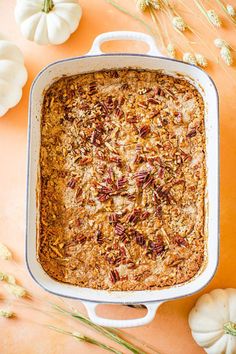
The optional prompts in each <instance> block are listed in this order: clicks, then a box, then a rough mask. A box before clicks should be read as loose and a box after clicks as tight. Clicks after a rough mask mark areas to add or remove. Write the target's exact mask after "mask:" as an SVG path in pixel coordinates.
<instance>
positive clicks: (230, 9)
mask: <svg viewBox="0 0 236 354" xmlns="http://www.w3.org/2000/svg"><path fill="white" fill-rule="evenodd" d="M226 10H227V12H228V14H229V15H230V16H231V17H234V16H235V15H236V12H235V9H234V7H233V6H232V5H230V4H227V5H226Z"/></svg>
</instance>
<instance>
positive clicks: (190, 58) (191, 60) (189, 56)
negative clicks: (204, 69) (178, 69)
mask: <svg viewBox="0 0 236 354" xmlns="http://www.w3.org/2000/svg"><path fill="white" fill-rule="evenodd" d="M183 61H185V62H186V63H189V64H194V65H197V60H196V58H195V55H194V54H192V53H188V52H187V53H184V54H183Z"/></svg>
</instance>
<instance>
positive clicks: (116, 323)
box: [83, 301, 163, 328]
mask: <svg viewBox="0 0 236 354" xmlns="http://www.w3.org/2000/svg"><path fill="white" fill-rule="evenodd" d="M162 303H163V302H162V301H159V302H152V303H143V304H140V305H144V306H145V307H146V308H147V313H146V315H145V316H144V317H141V318H134V319H131V320H112V319H109V318H104V317H99V316H98V315H97V313H96V307H97V306H98V305H104V304H103V303H101V304H100V303H97V302H89V301H83V304H84V306H85V308H86V310H87V313H88V316H89V318H90V320H91V321H92V322H93V323H95V324H97V325H100V326H103V327H114V328H128V327H139V326H144V325H146V324H148V323H150V322H151V321H152V320H153V319H154V317H155V314H156V311H157V309H158V307H159V306H160V305H161V304H162Z"/></svg>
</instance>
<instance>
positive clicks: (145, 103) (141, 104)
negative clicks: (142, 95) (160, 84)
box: [138, 101, 147, 108]
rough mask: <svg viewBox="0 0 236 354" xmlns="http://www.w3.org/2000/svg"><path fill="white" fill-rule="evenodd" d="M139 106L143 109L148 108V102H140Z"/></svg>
mask: <svg viewBox="0 0 236 354" xmlns="http://www.w3.org/2000/svg"><path fill="white" fill-rule="evenodd" d="M138 106H139V107H142V108H147V102H145V101H144V102H138Z"/></svg>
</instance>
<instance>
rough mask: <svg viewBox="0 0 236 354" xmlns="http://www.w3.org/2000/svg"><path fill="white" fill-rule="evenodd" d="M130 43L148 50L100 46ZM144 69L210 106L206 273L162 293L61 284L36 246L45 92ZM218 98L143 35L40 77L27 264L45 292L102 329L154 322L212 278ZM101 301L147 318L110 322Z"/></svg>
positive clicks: (127, 35) (196, 71)
mask: <svg viewBox="0 0 236 354" xmlns="http://www.w3.org/2000/svg"><path fill="white" fill-rule="evenodd" d="M119 39H126V40H127V39H131V40H141V41H144V42H146V43H147V44H148V45H149V52H148V53H147V54H145V55H141V54H123V53H116V54H103V53H102V52H101V49H100V45H101V44H102V43H103V42H105V41H110V40H119ZM127 67H131V68H139V69H148V70H159V69H161V70H164V72H165V73H167V74H170V75H183V76H184V77H185V78H186V79H187V80H189V81H191V82H192V83H193V84H194V85H195V87H196V88H197V89H198V90H199V91H200V93H201V94H202V96H203V98H204V103H205V130H206V166H207V184H206V196H205V204H206V213H207V215H206V225H205V227H206V234H207V235H208V236H207V241H206V262H205V266H204V269H203V270H202V271H201V272H200V273H199V274H198V275H197V276H195V277H194V278H193V279H191V281H189V282H187V283H183V284H181V285H178V286H174V287H169V288H163V289H160V290H146V291H113V292H109V291H107V290H95V289H89V288H80V287H78V286H74V285H69V284H64V283H60V282H58V281H56V280H54V279H52V278H50V277H49V276H48V275H47V274H46V273H45V271H44V270H43V268H42V267H41V265H40V264H39V263H38V261H37V258H36V246H37V220H38V216H39V215H38V213H39V208H38V205H37V203H38V201H37V193H36V189H37V178H38V173H39V170H38V169H39V150H40V119H41V107H42V102H43V92H44V90H45V89H46V88H48V87H49V86H50V85H51V84H52V83H53V82H54V81H55V80H57V79H58V78H60V77H62V76H63V75H75V74H80V73H86V72H93V71H98V70H102V69H108V70H109V69H121V68H127ZM218 121H219V114H218V94H217V90H216V87H215V85H214V83H213V81H212V79H211V78H210V77H209V76H208V74H207V73H206V72H205V71H203V70H201V69H200V68H198V67H196V66H194V65H190V64H186V63H184V62H181V61H177V60H174V59H169V58H164V57H162V56H161V54H160V53H159V51H158V50H157V48H156V45H155V42H154V40H153V39H152V37H150V36H148V35H146V34H144V33H138V32H109V33H104V34H101V35H99V36H98V37H97V38H96V39H95V41H94V43H93V46H92V49H91V50H90V52H89V53H88V54H87V55H85V56H81V57H75V58H69V59H64V60H60V61H57V62H54V63H52V64H50V65H48V66H47V67H45V68H44V69H43V70H42V71H41V72H40V73H39V74H38V76H37V77H36V78H35V80H34V82H33V84H32V87H31V92H30V102H29V128H28V174H27V212H26V263H27V267H28V270H29V272H30V274H31V275H32V277H33V278H34V280H35V281H36V282H37V283H38V284H39V285H40V286H41V287H43V288H44V289H45V290H46V291H48V292H50V293H53V294H56V295H59V296H64V297H68V298H73V299H79V300H81V301H83V303H84V304H85V306H86V308H87V311H88V315H89V317H90V318H91V320H92V321H94V322H95V323H97V324H100V325H103V326H113V327H133V326H140V325H144V324H146V323H148V322H150V321H151V320H152V319H153V318H154V316H155V313H156V310H157V308H158V306H160V304H161V303H163V302H164V301H167V300H173V299H176V298H179V297H183V296H187V295H191V294H193V293H195V292H197V291H199V290H200V289H202V288H203V287H204V286H206V285H207V284H208V283H209V281H210V280H211V279H212V277H213V275H214V273H215V271H216V268H217V263H218V249H219V155H218V154H219V153H218V149H219V146H218V145H219V138H218V129H219V128H218V125H219V124H218ZM99 303H113V304H143V305H145V306H146V307H147V310H148V311H147V314H146V316H145V317H143V318H138V319H132V320H111V319H105V318H100V317H98V315H97V314H96V306H97V305H98V304H99Z"/></svg>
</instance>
